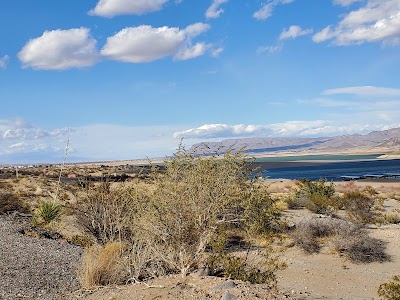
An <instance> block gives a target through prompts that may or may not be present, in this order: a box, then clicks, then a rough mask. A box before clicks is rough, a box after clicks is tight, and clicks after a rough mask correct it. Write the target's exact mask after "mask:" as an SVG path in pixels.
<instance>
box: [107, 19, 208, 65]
mask: <svg viewBox="0 0 400 300" xmlns="http://www.w3.org/2000/svg"><path fill="white" fill-rule="evenodd" d="M208 29H209V25H207V24H204V23H195V24H192V25H189V26H188V27H186V28H185V29H179V28H177V27H167V26H163V27H152V26H150V25H141V26H137V27H128V28H125V29H122V30H121V31H120V32H118V33H117V34H115V35H114V36H111V37H109V38H108V39H107V43H106V44H105V46H104V47H103V49H102V50H101V54H102V55H103V56H106V57H107V58H109V59H111V60H117V61H123V62H131V63H142V62H150V61H154V60H157V59H160V58H163V57H166V56H173V57H174V58H175V59H177V60H184V59H190V58H194V57H197V56H200V55H203V54H204V53H205V52H206V50H207V49H208V48H209V47H210V46H211V45H208V44H206V43H197V44H195V45H194V46H193V45H192V40H193V39H194V38H195V37H197V36H198V35H200V34H201V33H203V32H205V31H207V30H208Z"/></svg>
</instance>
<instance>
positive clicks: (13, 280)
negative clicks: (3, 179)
mask: <svg viewBox="0 0 400 300" xmlns="http://www.w3.org/2000/svg"><path fill="white" fill-rule="evenodd" d="M27 227H29V224H28V222H27V221H24V220H23V219H21V218H19V219H16V218H11V217H8V216H0V299H1V300H9V299H10V300H11V299H13V300H14V299H43V300H53V299H63V298H64V297H63V296H64V295H66V294H68V293H69V292H71V291H74V290H76V289H78V288H79V284H78V282H77V279H76V266H77V263H78V262H79V260H80V257H81V254H82V249H81V248H80V247H77V246H74V245H70V244H68V243H67V242H63V241H57V240H51V239H46V238H38V237H30V236H25V235H23V234H20V233H19V232H18V231H19V230H20V229H21V228H27Z"/></svg>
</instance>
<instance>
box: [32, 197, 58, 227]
mask: <svg viewBox="0 0 400 300" xmlns="http://www.w3.org/2000/svg"><path fill="white" fill-rule="evenodd" d="M61 214H62V206H61V205H60V204H58V203H56V202H55V201H52V200H50V201H41V202H39V205H38V206H37V208H36V213H35V222H36V223H38V224H49V223H51V222H53V221H56V220H58V219H59V218H60V217H61Z"/></svg>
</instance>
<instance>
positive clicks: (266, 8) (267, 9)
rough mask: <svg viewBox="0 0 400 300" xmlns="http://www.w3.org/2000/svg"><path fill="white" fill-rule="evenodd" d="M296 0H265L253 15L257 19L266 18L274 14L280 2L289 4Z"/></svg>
mask: <svg viewBox="0 0 400 300" xmlns="http://www.w3.org/2000/svg"><path fill="white" fill-rule="evenodd" d="M292 2H294V0H270V1H267V2H265V3H264V4H263V5H262V6H261V8H260V9H259V10H257V11H256V12H254V14H253V17H254V18H255V19H257V20H266V19H268V18H269V17H270V16H272V12H273V10H274V9H275V7H276V6H277V5H279V4H289V3H292Z"/></svg>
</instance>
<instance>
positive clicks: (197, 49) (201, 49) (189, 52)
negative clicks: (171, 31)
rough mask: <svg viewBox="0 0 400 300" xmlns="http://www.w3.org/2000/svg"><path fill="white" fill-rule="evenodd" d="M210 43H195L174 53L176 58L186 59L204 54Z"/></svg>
mask: <svg viewBox="0 0 400 300" xmlns="http://www.w3.org/2000/svg"><path fill="white" fill-rule="evenodd" d="M210 47H211V45H208V44H206V43H197V44H196V45H194V46H192V47H186V48H184V49H183V50H182V51H179V52H178V53H177V54H176V55H175V59H176V60H188V59H192V58H196V57H199V56H202V55H204V53H206V51H207V50H208V49H210Z"/></svg>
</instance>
